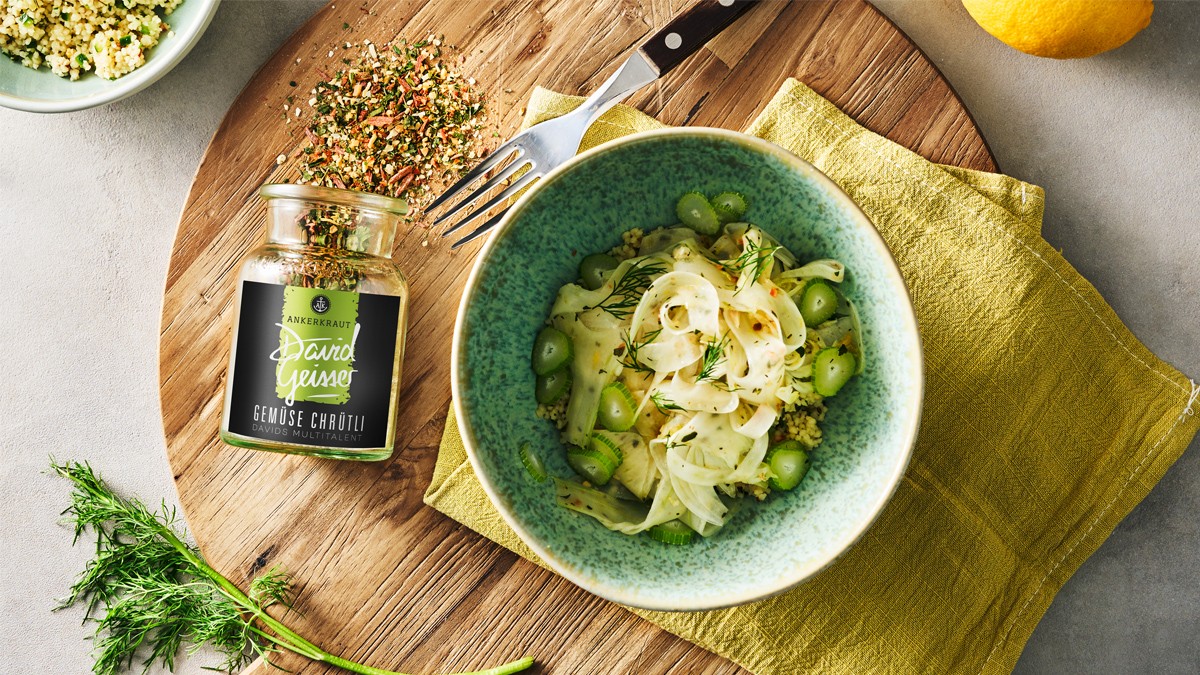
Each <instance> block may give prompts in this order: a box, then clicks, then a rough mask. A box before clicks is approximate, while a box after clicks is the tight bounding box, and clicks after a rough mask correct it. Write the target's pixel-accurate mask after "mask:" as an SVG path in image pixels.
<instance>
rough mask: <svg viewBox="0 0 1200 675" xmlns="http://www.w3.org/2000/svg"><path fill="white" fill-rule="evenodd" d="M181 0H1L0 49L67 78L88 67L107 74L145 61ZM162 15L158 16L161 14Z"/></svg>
mask: <svg viewBox="0 0 1200 675" xmlns="http://www.w3.org/2000/svg"><path fill="white" fill-rule="evenodd" d="M180 2H182V0H0V51H3V52H5V53H7V54H9V55H10V56H12V57H13V58H14V59H16V60H17V61H19V62H20V63H21V65H24V66H28V67H30V68H40V67H41V66H42V65H46V66H48V67H49V68H50V70H51V71H53V72H54V74H56V75H59V76H61V77H69V78H71V79H72V80H76V79H79V76H80V75H82V74H83V73H86V72H87V71H89V70H94V71H95V73H96V74H97V75H99V76H100V77H103V78H105V79H109V80H115V79H117V78H118V77H121V76H122V75H125V74H127V73H130V72H132V71H133V70H135V69H137V68H138V67H140V66H141V65H142V64H144V63H145V62H146V52H147V50H149V49H150V48H151V47H153V46H154V45H156V44H158V42H159V39H160V38H161V37H162V35H163V33H166V32H168V31H170V26H168V25H167V24H166V23H164V22H163V20H162V16H165V15H167V14H170V13H171V12H172V11H173V10H174V9H175V8H176V7H177V6H179V3H180ZM160 15H161V16H160Z"/></svg>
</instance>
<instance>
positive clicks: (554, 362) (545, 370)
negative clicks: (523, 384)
mask: <svg viewBox="0 0 1200 675" xmlns="http://www.w3.org/2000/svg"><path fill="white" fill-rule="evenodd" d="M574 353H575V349H574V347H573V346H572V345H571V338H570V337H569V336H568V335H567V334H566V333H564V332H562V331H561V330H558V329H557V328H553V327H551V326H546V327H545V328H543V329H542V330H540V331H539V332H538V334H537V337H536V338H535V339H534V340H533V356H531V357H530V359H529V362H530V363H531V364H532V365H533V372H535V373H537V374H538V375H549V374H550V373H553V372H555V371H556V370H560V369H562V368H565V367H566V366H567V365H568V364H570V363H571V356H573V355H574Z"/></svg>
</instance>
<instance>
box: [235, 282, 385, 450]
mask: <svg viewBox="0 0 1200 675" xmlns="http://www.w3.org/2000/svg"><path fill="white" fill-rule="evenodd" d="M399 318H400V298H398V297H395V296H390V295H374V294H369V293H354V292H350V291H337V290H327V289H319V288H303V287H300V286H283V285H279V284H264V283H258V282H254V281H246V282H243V283H242V303H241V317H240V319H239V320H238V326H237V338H236V342H235V344H234V346H233V349H234V358H233V372H232V373H230V377H231V378H233V381H232V384H231V386H230V401H229V420H228V422H229V424H228V428H229V431H231V432H233V433H235V434H238V435H240V436H248V437H250V438H256V439H259V440H263V441H274V442H278V443H289V444H297V445H311V446H319V447H328V448H380V447H383V446H384V445H385V444H386V442H387V431H388V418H389V415H390V413H391V394H392V373H393V371H394V368H393V366H394V363H395V358H396V328H397V322H398V321H399Z"/></svg>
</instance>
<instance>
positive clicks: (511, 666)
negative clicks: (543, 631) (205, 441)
mask: <svg viewBox="0 0 1200 675" xmlns="http://www.w3.org/2000/svg"><path fill="white" fill-rule="evenodd" d="M163 538H164V539H166V540H167V541H168V542H169V543H170V544H171V546H173V547H175V550H177V551H179V553H180V555H182V556H184V557H185V558H187V560H188V562H190V563H192V565H194V566H195V567H196V569H197V570H199V571H200V572H201V573H202V574H204V576H206V577H207V578H208V579H209V580H211V581H212V582H213V583H215V584H216V585H217V587H218V588H219V589H220V590H221V593H222V594H223V595H224V596H225V597H227V598H229V599H230V600H232V601H234V602H236V603H237V604H238V605H240V606H241V607H243V608H244V609H245V610H246V611H248V612H250V613H252V614H254V616H256V617H257V618H258V619H259V621H262V622H263V624H264V625H266V626H267V627H268V628H270V629H271V630H272V631H273V632H274V633H276V634H277V635H278V636H279V638H278V639H276V638H274V637H272V636H270V635H268V634H266V633H265V632H263V631H255V632H256V633H258V634H259V635H261V636H263V637H264V638H266V639H268V640H270V641H271V642H272V643H274V644H276V645H279V646H280V647H283V648H284V649H287V650H290V651H293V652H296V653H297V654H300V655H301V656H306V657H308V658H310V659H312V660H314V661H320V662H322V663H328V664H329V665H331V666H337V667H338V668H342V669H344V670H348V671H350V672H352V673H361V674H362V675H405V674H404V673H400V672H397V671H394V670H384V669H382V668H374V667H372V666H366V665H363V664H361V663H357V662H354V661H351V660H349V659H344V658H342V657H340V656H337V655H335V654H330V653H329V652H327V651H325V650H324V649H321V648H320V647H318V646H317V645H315V644H313V643H312V642H309V641H308V640H306V639H304V638H303V637H302V636H300V635H299V634H298V633H296V632H295V631H293V630H292V629H290V628H288V627H287V626H285V625H284V624H282V623H281V622H279V621H278V620H277V619H275V617H273V616H271V615H270V614H268V613H267V612H266V610H264V609H263V608H262V607H260V606H259V605H258V603H256V602H254V601H253V600H252V599H250V597H249V596H247V595H246V594H245V593H243V592H242V590H241V589H240V588H238V587H237V586H234V585H233V583H232V582H230V581H229V580H228V579H226V578H225V577H224V576H222V575H221V573H220V572H218V571H216V570H215V569H213V568H212V567H209V565H208V564H207V563H206V562H204V560H203V559H201V558H200V557H199V556H197V555H196V554H194V553H192V551H191V550H190V549H189V548H188V546H187V544H185V543H183V542H182V541H180V539H179V537H177V536H175V533H174V532H172V531H171V530H170V528H163ZM531 665H533V657H531V656H526V657H525V658H522V659H519V660H517V661H513V662H511V663H506V664H503V665H500V666H496V667H495V668H489V669H488V670H479V671H473V672H470V673H458V674H456V675H509V674H510V673H517V672H520V671H522V670H525V669H526V668H528V667H529V666H531Z"/></svg>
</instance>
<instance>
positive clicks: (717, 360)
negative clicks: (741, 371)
mask: <svg viewBox="0 0 1200 675" xmlns="http://www.w3.org/2000/svg"><path fill="white" fill-rule="evenodd" d="M729 344H730V342H729V334H728V333H726V334H725V336H724V337H722V338H721V339H720V340H713V341H712V342H709V343H708V344H706V345H704V356H702V357H701V358H700V372H699V373H698V374H697V375H696V381H697V382H703V381H705V380H715V378H716V369H717V366H719V365H721V364H722V363H724V362H725V349H726V348H727V347H728V346H729ZM714 383H715V382H714Z"/></svg>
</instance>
